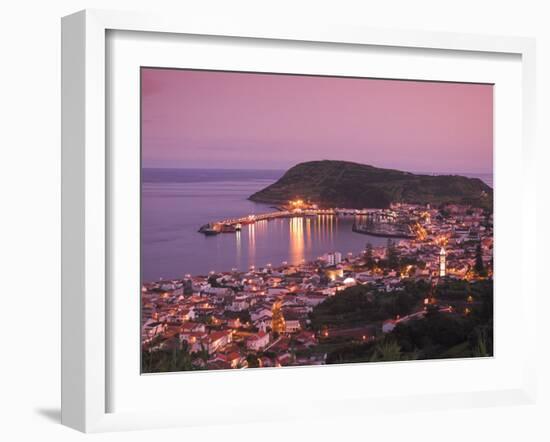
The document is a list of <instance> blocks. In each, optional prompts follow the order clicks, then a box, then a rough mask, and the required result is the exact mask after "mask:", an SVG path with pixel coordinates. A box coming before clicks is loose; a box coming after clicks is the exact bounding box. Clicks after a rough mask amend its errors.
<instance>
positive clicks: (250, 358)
mask: <svg viewBox="0 0 550 442" xmlns="http://www.w3.org/2000/svg"><path fill="white" fill-rule="evenodd" d="M246 362H247V364H248V368H258V367H259V366H260V361H259V359H258V358H257V356H256V355H254V354H252V353H249V354H248V355H247V356H246Z"/></svg>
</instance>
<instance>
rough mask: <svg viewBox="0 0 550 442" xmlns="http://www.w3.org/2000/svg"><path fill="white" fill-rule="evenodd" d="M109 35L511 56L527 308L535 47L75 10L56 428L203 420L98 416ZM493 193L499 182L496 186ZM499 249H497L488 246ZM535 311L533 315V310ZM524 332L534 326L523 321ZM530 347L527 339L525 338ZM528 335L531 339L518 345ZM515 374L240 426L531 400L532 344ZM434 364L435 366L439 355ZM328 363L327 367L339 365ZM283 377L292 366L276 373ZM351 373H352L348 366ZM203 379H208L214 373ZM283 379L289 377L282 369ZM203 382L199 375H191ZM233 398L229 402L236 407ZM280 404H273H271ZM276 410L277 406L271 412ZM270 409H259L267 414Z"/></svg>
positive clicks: (70, 25)
mask: <svg viewBox="0 0 550 442" xmlns="http://www.w3.org/2000/svg"><path fill="white" fill-rule="evenodd" d="M109 31H124V32H126V31H140V32H154V33H162V34H164V35H168V34H179V35H199V36H226V37H239V38H252V39H270V40H274V41H286V42H290V43H292V42H311V43H338V44H342V45H369V46H377V47H380V48H381V49H383V48H391V47H399V48H411V49H412V48H426V49H438V50H442V51H468V52H474V53H476V54H479V56H483V54H487V53H500V54H515V55H517V56H519V57H521V75H522V91H521V93H522V95H521V96H522V113H521V115H522V121H521V123H520V124H521V127H522V140H521V158H522V163H523V167H522V169H523V170H522V176H523V180H524V182H523V187H522V189H523V190H522V191H521V199H522V201H521V207H522V211H521V215H520V217H521V221H522V222H521V227H520V230H519V232H520V234H521V244H522V247H521V259H522V268H521V270H520V275H521V306H522V308H523V309H524V310H526V313H527V315H525V318H527V317H528V316H529V314H528V313H531V312H535V311H536V290H535V282H534V280H533V279H532V278H527V264H526V257H528V256H529V255H531V256H535V252H534V247H535V244H536V243H535V240H534V230H535V229H534V223H535V222H536V213H535V193H534V192H532V191H530V190H529V191H528V189H533V188H535V186H534V174H532V173H530V172H531V171H532V170H533V168H534V165H533V157H534V126H533V125H534V123H533V122H534V107H535V42H534V40H533V39H528V38H519V37H494V36H481V35H465V34H451V33H429V32H417V31H389V30H376V29H358V28H348V27H346V26H337V25H334V26H327V25H324V26H316V25H312V24H307V25H304V26H302V27H299V28H298V27H292V26H287V25H284V24H279V25H275V24H271V25H269V24H266V23H249V22H231V23H216V22H209V21H207V20H197V19H195V18H194V17H184V18H180V17H177V18H175V17H159V16H152V15H150V14H133V13H125V12H111V11H99V10H86V11H81V12H78V13H76V14H73V15H70V16H67V17H65V18H63V21H62V55H63V58H62V123H63V127H62V423H63V424H65V425H67V426H69V427H72V428H75V429H78V430H80V431H84V432H97V431H110V430H123V429H139V428H157V427H168V426H186V425H207V424H208V423H209V421H208V419H206V417H205V416H204V413H202V412H200V410H197V412H196V413H193V414H189V413H185V412H183V411H181V410H180V411H178V410H175V409H173V408H170V407H168V408H167V409H163V408H162V406H161V407H159V409H157V410H156V411H155V412H142V411H134V412H112V411H109V408H110V407H109V404H108V395H109V391H110V389H111V388H113V385H111V384H110V378H109V376H108V371H109V364H110V358H112V355H111V354H110V346H109V342H108V339H107V336H108V327H109V324H111V323H112V321H116V317H111V312H110V310H109V302H108V296H107V295H108V294H107V286H108V267H107V266H108V247H107V244H108V242H109V241H111V239H112V238H110V237H109V235H110V234H111V232H110V231H109V229H108V228H107V224H108V223H107V219H108V218H109V216H110V213H109V211H110V209H109V207H110V204H111V199H110V196H109V184H108V181H109V176H108V173H107V170H108V155H107V150H106V149H107V133H106V120H107V117H108V112H109V110H108V108H107V98H106V96H107V95H106V94H107V93H108V84H107V80H106V75H105V73H106V63H108V60H107V56H108V51H107V45H106V35H107V32H109ZM497 192H498V189H497ZM497 247H498V246H497ZM532 316H533V317H534V315H532ZM521 326H522V327H523V328H524V331H525V333H524V335H525V336H526V337H529V336H534V333H535V325H534V324H533V323H532V322H530V321H528V320H527V319H525V320H523V322H522V323H521ZM526 342H528V344H526V345H527V346H528V347H529V346H531V347H532V346H534V342H535V340H534V339H531V340H530V341H529V339H526ZM529 342H531V343H529ZM524 354H525V360H524V361H522V363H523V365H524V376H523V377H522V379H523V380H522V383H521V385H520V386H519V387H517V386H514V388H502V389H492V390H486V391H484V390H481V389H480V390H477V391H464V392H462V393H454V394H446V393H442V394H433V393H429V394H425V395H414V396H406V395H403V396H400V397H396V396H395V395H392V396H387V397H378V398H377V400H376V402H373V401H369V400H367V399H368V398H366V397H365V398H361V397H355V398H349V397H344V396H342V397H336V396H331V397H328V398H327V399H326V400H322V401H321V400H318V401H317V402H316V403H315V405H314V406H313V407H312V408H311V409H309V410H302V411H294V410H292V411H287V410H285V409H284V407H282V406H278V407H277V406H276V407H274V408H273V409H268V410H266V412H265V413H263V412H261V411H257V412H251V413H248V414H246V413H245V414H246V416H244V417H243V420H244V421H247V420H250V421H255V420H265V419H270V420H273V419H275V420H276V419H284V418H285V417H289V416H292V417H312V416H323V415H324V414H326V413H333V414H354V415H363V414H368V413H371V412H373V411H374V410H377V411H380V410H383V411H388V412H395V411H399V410H406V409H408V408H411V407H414V408H415V409H441V408H453V407H469V406H490V405H498V404H503V403H532V402H533V401H534V400H535V399H534V398H535V390H536V388H535V371H536V362H535V359H534V358H535V356H534V349H533V348H526V349H525V353H524ZM443 363H444V362H443ZM338 369H339V368H335V369H334V370H336V371H337V370H338ZM287 373H291V372H287ZM355 373H357V370H355ZM209 376H218V374H217V373H212V374H209ZM287 376H294V375H293V374H292V373H291V374H289V375H287ZM201 379H204V378H201ZM239 405H242V404H239V403H237V404H235V406H239ZM279 405H281V404H279ZM277 410H278V411H277ZM267 413H269V415H268V414H267Z"/></svg>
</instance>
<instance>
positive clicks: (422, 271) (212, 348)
mask: <svg viewBox="0 0 550 442" xmlns="http://www.w3.org/2000/svg"><path fill="white" fill-rule="evenodd" d="M319 210H320V209H318V208H316V207H313V206H310V205H308V206H306V207H304V204H303V202H302V201H298V202H292V201H291V202H289V203H288V205H286V206H285V207H284V208H282V209H281V210H280V211H279V212H284V213H282V215H280V216H285V217H303V216H319V214H318V213H317V212H316V211H319ZM322 210H323V211H324V215H325V216H326V215H327V213H328V216H351V217H354V220H356V221H354V224H353V225H354V232H357V233H356V235H357V241H358V242H361V243H363V244H365V248H364V250H363V251H361V252H360V253H350V252H348V251H346V250H327V251H326V253H325V254H324V255H323V256H319V257H317V259H315V260H312V261H309V262H306V261H304V262H299V263H292V262H282V263H269V264H268V263H266V264H265V265H262V266H258V265H256V266H250V267H249V268H247V269H228V270H227V271H222V272H210V273H209V274H205V275H191V274H185V275H182V276H181V278H177V279H173V280H161V281H154V282H144V283H143V284H142V289H141V297H142V308H141V321H142V322H141V345H142V371H143V372H159V371H186V370H201V369H208V370H212V369H244V368H258V367H284V366H298V365H323V364H328V363H334V362H335V361H336V362H338V361H343V362H346V361H348V359H346V358H344V357H343V356H342V355H344V356H345V355H346V354H348V353H349V348H350V346H352V350H353V351H356V350H355V349H359V350H357V351H363V350H361V349H366V350H369V351H370V352H371V353H372V354H374V353H376V351H378V350H376V349H379V351H378V352H379V353H382V350H380V348H381V347H380V345H379V346H378V347H376V345H377V344H380V343H381V342H386V341H384V340H385V339H386V338H387V337H388V336H391V335H392V334H395V333H397V331H399V330H401V329H402V328H403V325H406V324H408V323H409V324H411V323H413V321H416V320H418V319H422V318H424V317H426V316H427V315H434V314H437V315H440V316H441V315H442V317H449V318H451V317H456V318H467V317H468V315H472V312H473V311H474V310H476V308H480V305H481V301H480V300H478V299H476V295H475V293H476V290H475V289H476V284H481V283H487V282H490V283H491V286H490V287H491V288H490V290H491V302H492V276H493V273H492V272H493V215H492V213H490V212H488V211H486V210H484V209H482V208H477V207H474V206H469V205H459V204H445V205H440V206H439V207H430V205H415V204H404V203H393V204H391V206H390V207H389V208H387V209H376V210H367V209H364V210H362V211H356V212H355V213H354V212H353V211H346V210H342V209H328V211H329V212H327V209H322ZM247 222H248V223H253V222H255V218H253V217H248V216H245V217H243V218H242V219H235V220H224V221H220V222H219V223H215V224H214V223H213V224H208V225H207V226H203V232H202V233H204V230H207V229H213V230H217V231H216V232H215V234H218V233H223V232H227V233H231V232H234V231H235V230H237V229H241V228H242V225H243V223H247ZM363 233H364V234H366V235H363ZM368 235H375V236H386V237H387V238H388V241H387V244H385V245H384V246H372V245H371V244H370V243H369V236H368ZM453 282H458V283H460V284H462V285H461V286H460V287H464V292H462V291H461V292H460V293H459V294H457V293H458V291H457V289H453ZM448 287H450V288H449V289H447V288H448ZM453 290H454V291H453ZM461 290H462V288H461ZM354 296H355V297H361V299H362V300H363V299H364V302H363V301H361V302H363V304H365V305H366V307H365V305H363V304H362V305H361V308H365V309H364V310H361V309H358V310H356V311H355V312H354V315H347V316H346V312H345V311H344V310H338V309H339V308H340V307H339V304H338V299H344V297H348V298H350V299H354V298H353V297H354ZM405 300H406V302H405ZM390 301H391V302H390ZM369 303H370V304H369ZM371 305H372V306H383V308H379V309H377V310H376V311H374V307H373V308H371V307H370V306H371ZM368 309H371V310H373V311H372V312H371V310H368ZM363 311H364V312H365V314H364V315H362V314H361V312H363ZM352 316H353V317H352ZM396 336H397V335H396ZM476 345H477V344H476ZM353 346H355V347H353ZM371 347H372V348H371ZM366 350H365V351H366ZM346 351H347V352H348V353H345V352H346ZM415 351H416V349H415ZM373 352H374V353H373ZM369 354H370V353H369ZM411 354H412V353H411ZM451 356H452V354H451V353H449V354H448V357H451ZM445 357H447V356H445ZM390 359H391V358H390ZM360 360H364V359H360ZM369 360H375V359H373V358H372V357H371V359H369Z"/></svg>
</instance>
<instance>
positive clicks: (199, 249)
mask: <svg viewBox="0 0 550 442" xmlns="http://www.w3.org/2000/svg"><path fill="white" fill-rule="evenodd" d="M283 173H284V172H283V171H266V170H220V169H143V171H142V223H141V229H142V230H141V236H142V238H141V266H142V280H143V281H154V280H158V279H160V278H164V279H169V278H178V277H182V276H183V275H185V274H187V273H191V274H195V275H197V274H203V275H204V274H207V273H208V272H209V271H211V270H214V271H229V270H231V269H232V268H238V269H240V270H245V269H247V268H248V267H249V266H251V265H255V266H264V265H266V264H268V263H271V264H273V265H274V266H275V265H280V264H281V263H282V262H283V261H287V262H289V263H299V262H301V261H302V260H310V259H314V258H316V257H317V256H320V255H322V254H324V253H326V252H330V251H339V252H341V253H343V254H345V253H348V252H352V253H357V252H359V251H361V250H363V249H364V248H365V244H366V242H367V241H368V242H371V243H372V244H373V245H382V244H385V243H386V240H385V239H384V238H377V237H371V236H367V235H361V234H358V233H354V232H352V231H351V226H352V224H353V218H352V217H349V218H348V217H344V218H336V217H330V216H319V217H316V218H305V219H304V218H292V219H278V220H272V221H269V222H268V221H262V222H257V223H256V224H250V225H246V226H243V229H242V231H241V232H238V233H226V234H220V235H216V236H204V235H203V234H201V233H198V232H197V230H198V229H199V227H200V226H201V225H203V224H206V223H208V222H211V221H217V220H220V219H224V218H230V217H238V216H243V215H246V214H252V213H263V212H266V211H273V209H272V207H270V206H269V205H266V204H259V203H254V202H252V201H249V200H248V199H247V197H248V196H250V195H251V194H252V193H254V192H256V191H258V190H260V189H262V188H264V187H266V186H268V185H269V184H271V183H273V182H274V181H276V180H277V179H278V178H279V177H280V176H281V175H282V174H283ZM462 175H466V176H471V177H478V178H481V179H483V180H484V181H485V182H487V183H488V184H489V185H490V186H492V176H491V175H490V174H486V175H485V176H481V175H468V174H462ZM489 178H490V180H489Z"/></svg>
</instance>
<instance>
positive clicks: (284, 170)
mask: <svg viewBox="0 0 550 442" xmlns="http://www.w3.org/2000/svg"><path fill="white" fill-rule="evenodd" d="M316 161H322V160H316ZM335 161H337V160H335ZM298 164H300V163H296V164H295V165H298ZM357 164H362V163H357ZM364 165H365V166H371V167H376V168H378V169H389V170H398V171H401V172H409V173H424V174H426V173H438V174H443V173H445V174H449V175H456V174H460V173H470V174H474V173H475V174H491V175H492V174H493V171H492V170H491V171H478V172H476V171H448V170H446V171H427V170H404V169H399V168H390V167H379V166H373V165H372V164H364ZM292 167H294V166H290V167H287V168H286V169H270V168H264V167H254V168H234V167H171V166H166V167H164V166H141V168H142V169H164V170H233V171H246V170H248V171H250V170H264V171H271V172H286V171H287V170H289V169H290V168H292Z"/></svg>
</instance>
